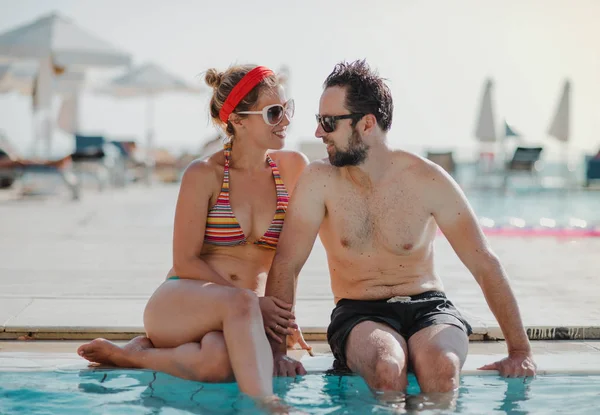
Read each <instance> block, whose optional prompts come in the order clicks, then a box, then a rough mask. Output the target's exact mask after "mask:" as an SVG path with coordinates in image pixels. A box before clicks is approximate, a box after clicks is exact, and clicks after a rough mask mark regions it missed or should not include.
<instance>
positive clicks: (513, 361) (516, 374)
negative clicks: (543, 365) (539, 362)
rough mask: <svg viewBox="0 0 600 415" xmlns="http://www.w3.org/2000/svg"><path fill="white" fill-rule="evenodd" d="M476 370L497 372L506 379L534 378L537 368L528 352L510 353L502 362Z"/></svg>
mask: <svg viewBox="0 0 600 415" xmlns="http://www.w3.org/2000/svg"><path fill="white" fill-rule="evenodd" d="M478 370H497V371H498V372H500V376H502V377H506V378H522V377H529V376H535V373H536V370H537V366H536V364H535V362H534V361H533V358H532V356H531V353H529V352H512V353H509V354H508V357H505V358H504V359H502V360H499V361H497V362H495V363H490V364H488V365H485V366H482V367H480V368H479V369H478Z"/></svg>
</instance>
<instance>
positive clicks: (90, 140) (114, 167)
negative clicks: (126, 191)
mask: <svg viewBox="0 0 600 415" xmlns="http://www.w3.org/2000/svg"><path fill="white" fill-rule="evenodd" d="M71 157H72V159H73V163H74V166H75V171H76V172H77V174H78V175H79V176H80V177H82V176H83V174H86V173H89V174H91V175H92V176H93V177H94V178H95V179H96V180H97V181H98V185H99V189H100V190H103V189H104V188H105V186H106V184H107V183H109V182H113V183H114V182H115V181H118V179H117V177H118V175H119V174H120V173H121V171H122V167H121V165H122V156H121V152H120V150H119V149H118V148H117V147H116V146H115V145H113V144H111V143H110V142H109V141H107V140H106V139H105V138H104V137H103V136H100V135H95V136H85V135H80V134H76V135H75V152H74V153H73V154H72V155H71Z"/></svg>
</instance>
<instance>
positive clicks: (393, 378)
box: [369, 357, 408, 391]
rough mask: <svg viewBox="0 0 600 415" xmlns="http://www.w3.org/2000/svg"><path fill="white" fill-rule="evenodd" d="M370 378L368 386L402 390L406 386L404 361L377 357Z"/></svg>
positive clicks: (379, 388)
mask: <svg viewBox="0 0 600 415" xmlns="http://www.w3.org/2000/svg"><path fill="white" fill-rule="evenodd" d="M370 378H371V379H369V380H370V382H369V383H370V386H371V387H372V388H373V389H376V390H388V391H404V390H406V387H407V386H408V379H407V377H406V364H405V362H404V361H400V360H398V359H395V358H391V357H390V358H386V359H378V360H377V363H375V366H374V368H373V374H372V376H370Z"/></svg>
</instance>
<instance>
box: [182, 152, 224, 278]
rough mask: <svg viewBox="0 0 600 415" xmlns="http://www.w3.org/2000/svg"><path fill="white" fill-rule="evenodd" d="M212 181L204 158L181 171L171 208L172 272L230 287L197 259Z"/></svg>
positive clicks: (213, 176)
mask: <svg viewBox="0 0 600 415" xmlns="http://www.w3.org/2000/svg"><path fill="white" fill-rule="evenodd" d="M215 180H217V178H216V175H215V170H214V168H213V167H212V166H211V165H210V164H209V162H207V161H200V160H197V161H194V162H193V163H192V164H190V165H189V166H188V168H187V169H186V170H185V172H184V174H183V178H182V180H181V187H180V189H179V197H178V199H177V207H176V208H175V226H174V229H173V271H174V274H175V275H177V276H178V277H180V278H189V279H201V280H203V281H210V282H214V283H216V284H220V285H226V286H233V284H231V282H229V281H227V280H226V279H225V278H223V277H221V276H220V275H219V274H218V273H217V272H216V271H215V270H214V269H212V267H211V266H210V265H208V264H207V263H206V262H205V261H203V260H202V259H200V253H201V251H202V244H203V243H204V231H205V229H206V217H207V215H208V207H209V204H210V198H211V194H212V189H213V188H214V183H215Z"/></svg>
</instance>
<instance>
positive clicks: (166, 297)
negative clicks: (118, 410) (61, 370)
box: [78, 61, 536, 397]
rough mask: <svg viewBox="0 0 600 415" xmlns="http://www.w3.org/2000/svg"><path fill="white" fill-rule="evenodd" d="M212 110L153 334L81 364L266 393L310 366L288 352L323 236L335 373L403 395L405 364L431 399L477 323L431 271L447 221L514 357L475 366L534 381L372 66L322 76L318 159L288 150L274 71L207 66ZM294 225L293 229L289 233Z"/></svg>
mask: <svg viewBox="0 0 600 415" xmlns="http://www.w3.org/2000/svg"><path fill="white" fill-rule="evenodd" d="M206 82H207V84H208V85H209V86H211V87H212V88H213V95H212V98H211V101H210V114H211V117H212V119H213V120H214V122H215V123H216V124H217V125H218V126H219V127H220V128H222V129H223V131H224V132H225V134H226V135H227V136H228V137H229V139H228V141H227V144H226V145H225V149H224V150H223V151H219V152H217V153H215V154H213V155H212V156H210V157H209V158H208V159H206V160H196V161H194V162H193V163H192V164H191V165H190V166H189V167H188V168H187V169H186V171H185V173H184V175H183V178H182V182H181V187H180V192H179V196H178V200H177V206H176V212H175V223H174V235H173V268H172V269H171V271H170V272H169V274H168V278H167V280H166V281H165V282H164V283H162V284H161V285H160V286H159V287H158V289H157V290H156V291H155V292H154V294H153V295H152V297H151V298H150V300H149V301H148V304H147V306H146V309H145V312H144V328H145V331H146V336H142V337H138V338H136V339H134V340H132V341H131V342H129V343H128V344H127V345H125V346H123V347H120V346H117V345H115V344H113V343H111V342H108V341H106V340H104V339H96V340H94V341H92V342H90V343H87V344H85V345H82V346H81V347H80V348H79V350H78V353H79V354H80V355H81V356H83V357H84V358H86V359H87V360H90V361H93V362H98V363H106V364H112V365H117V366H121V367H135V368H146V369H152V370H158V371H163V372H167V373H169V374H172V375H174V376H179V377H182V378H185V379H192V380H197V381H203V382H222V381H231V380H234V379H235V380H236V381H237V382H238V384H239V387H240V390H241V391H242V392H244V393H247V394H249V395H251V396H260V397H263V396H271V395H272V393H273V392H272V388H273V386H272V376H273V374H275V375H280V376H295V375H298V374H304V373H306V371H305V370H304V367H303V366H302V364H301V363H300V362H299V361H296V360H294V359H292V358H290V357H288V356H287V355H286V352H287V348H288V346H290V347H291V346H293V345H295V344H296V343H299V344H300V345H301V347H303V348H304V349H310V346H309V345H308V344H306V342H305V341H304V339H303V338H302V333H301V331H300V328H299V327H298V326H297V324H296V321H295V317H294V302H295V292H296V287H297V283H298V275H299V273H300V271H301V269H302V267H303V265H304V263H305V261H306V259H307V258H308V256H309V254H310V252H311V249H312V246H313V244H314V242H315V239H316V237H317V235H318V236H319V237H320V239H321V241H322V243H323V246H324V248H325V250H326V252H327V262H328V268H329V274H330V280H331V288H332V292H333V295H334V301H335V308H334V309H333V312H332V314H331V323H330V325H329V327H328V329H327V340H328V342H329V345H330V347H331V350H332V352H333V355H334V357H335V363H334V367H335V368H339V369H345V370H350V371H352V372H355V373H357V374H359V375H361V376H362V377H363V378H364V379H365V381H366V382H367V383H368V385H369V386H370V387H371V388H373V389H376V390H395V391H403V390H405V389H406V386H407V372H408V370H409V368H410V370H412V371H413V372H414V373H415V375H416V377H417V380H418V382H419V386H420V387H421V390H422V391H423V392H448V391H452V390H455V389H456V388H457V387H458V381H459V374H460V370H461V368H462V366H463V364H464V362H465V359H466V356H467V351H468V336H469V334H470V333H471V327H470V326H469V324H468V322H467V321H466V320H465V319H464V317H463V316H462V315H461V313H460V312H459V311H458V310H457V309H456V307H455V306H454V305H453V304H452V302H451V301H450V300H449V299H448V298H447V297H446V295H445V294H444V287H443V284H442V280H441V278H440V276H439V275H438V274H437V272H436V271H435V270H434V253H433V252H434V251H433V243H434V240H435V237H436V232H437V229H438V228H439V229H440V230H441V231H442V232H443V233H444V235H445V236H446V238H447V239H448V241H449V242H450V244H451V245H452V247H453V249H454V251H455V252H456V254H457V255H458V257H459V258H460V259H461V261H462V262H463V263H464V264H465V265H466V267H467V268H468V269H469V271H470V272H471V273H472V275H473V277H474V279H475V281H476V282H477V284H479V286H480V288H481V290H482V292H483V295H484V297H485V300H486V301H487V303H488V305H489V307H490V309H491V311H492V312H493V313H494V315H495V317H496V318H497V320H498V322H499V325H500V328H501V329H502V331H503V334H504V336H505V338H506V343H507V347H508V356H507V357H506V358H505V359H502V360H500V361H498V362H494V363H491V364H489V365H486V366H483V367H482V368H481V369H488V370H492V369H493V370H498V371H499V373H500V374H501V375H503V376H509V377H515V376H533V375H534V374H535V370H536V368H535V363H534V362H533V358H532V354H531V347H530V344H529V340H528V338H527V335H526V333H525V330H524V328H523V324H522V321H521V317H520V312H519V308H518V305H517V301H516V299H515V296H514V295H513V292H512V289H511V286H510V283H509V279H508V277H507V275H506V273H505V271H504V269H503V267H502V266H501V264H500V261H499V259H498V257H497V256H496V255H495V254H494V253H493V251H492V250H491V248H490V246H489V244H488V242H487V240H486V238H485V236H484V235H483V233H482V231H481V229H480V227H479V225H478V223H477V220H476V217H475V215H474V213H473V210H472V209H471V207H470V206H469V203H468V201H467V200H466V198H465V196H464V194H463V192H462V191H461V189H460V187H459V186H458V185H457V184H456V182H455V181H454V180H453V179H452V178H451V177H450V176H449V175H448V174H447V173H446V172H445V171H444V170H442V169H441V168H440V167H439V166H437V165H435V164H433V163H431V162H429V161H428V160H425V159H423V158H421V157H419V156H417V155H414V154H411V153H409V152H405V151H401V150H395V149H391V148H390V147H389V145H388V142H387V134H388V132H389V130H390V128H391V123H392V113H393V102H392V95H391V91H390V89H389V88H388V86H387V85H386V83H385V82H384V80H383V78H381V77H380V76H379V75H378V74H377V73H376V72H375V71H373V70H372V69H371V68H370V67H369V66H368V65H367V63H366V62H365V61H356V62H349V63H347V62H342V63H340V64H338V65H336V66H335V68H334V70H333V71H332V72H331V74H330V75H329V76H328V77H327V79H326V80H325V83H324V88H323V93H322V95H321V98H320V101H319V114H318V115H317V127H316V131H315V135H316V137H318V138H320V139H321V140H322V141H323V143H324V144H325V145H326V148H327V155H328V157H327V158H325V159H323V160H318V161H315V162H312V163H310V164H308V163H307V160H306V157H305V156H304V155H302V154H300V153H298V152H294V151H286V150H282V148H283V146H284V143H285V139H286V129H287V127H288V125H289V124H290V120H291V118H292V116H293V115H294V103H293V101H292V100H288V99H287V97H286V96H285V91H284V89H283V87H282V85H281V83H280V81H279V79H278V78H277V76H276V75H275V74H274V73H273V72H272V71H270V70H269V69H267V68H265V67H260V66H258V67H257V66H253V65H244V66H233V67H230V68H229V69H227V70H226V71H225V72H218V71H217V70H214V69H211V70H209V71H208V72H207V74H206ZM284 222H285V226H284Z"/></svg>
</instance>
